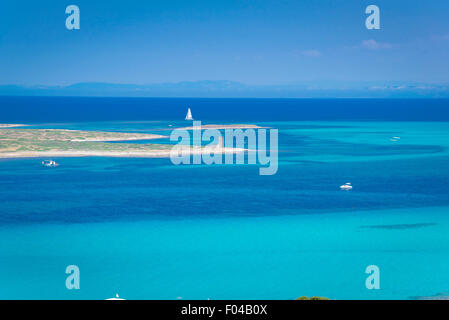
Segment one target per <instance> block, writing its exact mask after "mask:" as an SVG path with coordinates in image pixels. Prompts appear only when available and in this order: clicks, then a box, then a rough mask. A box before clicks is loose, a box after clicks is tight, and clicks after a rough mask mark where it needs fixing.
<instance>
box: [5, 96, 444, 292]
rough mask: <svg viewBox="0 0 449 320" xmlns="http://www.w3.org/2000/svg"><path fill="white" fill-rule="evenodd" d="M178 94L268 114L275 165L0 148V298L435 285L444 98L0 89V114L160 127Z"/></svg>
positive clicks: (221, 107) (197, 110)
mask: <svg viewBox="0 0 449 320" xmlns="http://www.w3.org/2000/svg"><path fill="white" fill-rule="evenodd" d="M189 106H190V107H191V109H192V112H193V116H194V117H195V118H196V119H198V120H201V121H202V122H203V124H242V123H244V124H257V125H260V126H267V127H271V128H277V129H278V130H279V169H278V172H277V174H275V175H272V176H261V175H259V166H258V165H247V164H246V165H183V166H175V165H173V164H172V163H171V162H170V160H169V159H145V158H102V157H90V158H89V157H84V158H57V159H55V160H56V161H57V162H58V163H60V166H58V167H56V168H44V167H43V166H42V165H41V164H40V161H41V160H42V159H3V160H0V299H105V298H109V297H112V296H114V295H115V294H116V293H119V294H120V296H121V297H123V298H126V299H179V298H182V299H208V298H210V299H294V298H296V297H299V296H303V295H307V296H313V295H317V296H325V297H328V298H331V299H416V298H428V297H439V298H441V297H447V296H449V293H448V292H449V272H447V270H448V269H449V236H448V235H449V165H448V160H449V100H427V99H416V100H399V99H398V100H381V99H373V100H369V99H354V100H344V99H338V100H332V99H326V100H318V99H316V100H313V99H311V100H307V99H305V100H301V99H188V98H183V99H181V98H180V99H154V98H148V99H141V98H70V97H69V98H67V97H64V98H62V97H61V98H59V97H0V111H1V114H0V123H23V124H32V125H33V126H32V127H30V128H64V129H79V130H99V131H121V132H138V133H160V134H167V133H169V132H170V131H169V130H170V128H175V127H180V126H185V125H186V122H185V121H184V120H183V118H184V116H185V113H186V110H187V107H189ZM170 126H171V127H170ZM0 137H1V129H0ZM392 137H400V139H393V141H392ZM157 142H160V143H168V142H167V141H163V139H161V141H157ZM346 182H351V183H352V185H353V187H354V188H353V189H352V190H350V191H342V190H340V189H339V186H340V185H342V184H344V183H346ZM67 265H77V266H79V268H80V272H81V273H80V275H81V277H80V279H81V281H80V285H81V288H80V290H67V289H66V287H65V279H66V277H67V275H66V274H65V268H66V266H67ZM368 265H377V266H378V267H379V269H380V289H379V290H368V289H367V288H366V286H365V280H366V278H367V276H368V275H367V274H366V273H365V268H366V267H367V266H368Z"/></svg>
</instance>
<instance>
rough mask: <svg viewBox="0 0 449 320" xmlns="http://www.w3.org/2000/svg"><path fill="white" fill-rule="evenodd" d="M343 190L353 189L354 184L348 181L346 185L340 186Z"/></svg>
mask: <svg viewBox="0 0 449 320" xmlns="http://www.w3.org/2000/svg"><path fill="white" fill-rule="evenodd" d="M340 189H341V190H351V189H352V186H351V183H350V182H346V183H345V184H344V185H342V186H340Z"/></svg>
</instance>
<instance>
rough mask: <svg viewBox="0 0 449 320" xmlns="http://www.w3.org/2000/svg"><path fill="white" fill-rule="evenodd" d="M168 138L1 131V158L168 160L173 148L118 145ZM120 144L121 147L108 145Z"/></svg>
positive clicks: (228, 150)
mask: <svg viewBox="0 0 449 320" xmlns="http://www.w3.org/2000/svg"><path fill="white" fill-rule="evenodd" d="M161 138H167V136H162V135H157V134H139V133H122V132H97V131H78V130H63V129H1V130H0V158H43V157H45V158H49V157H88V156H97V157H146V158H163V157H170V152H171V150H172V149H173V145H169V144H154V143H145V144H141V143H125V142H121V141H131V140H151V139H161ZM111 141H120V143H111ZM242 151H244V149H236V148H224V147H222V146H219V145H217V146H212V147H192V148H185V147H183V152H188V153H190V154H199V153H212V152H214V153H217V154H219V153H236V152H242Z"/></svg>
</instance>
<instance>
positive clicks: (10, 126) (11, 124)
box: [0, 123, 28, 128]
mask: <svg viewBox="0 0 449 320" xmlns="http://www.w3.org/2000/svg"><path fill="white" fill-rule="evenodd" d="M27 126H28V125H27V124H15V123H4V124H2V123H0V128H15V127H27Z"/></svg>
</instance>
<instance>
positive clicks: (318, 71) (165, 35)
mask: <svg viewBox="0 0 449 320" xmlns="http://www.w3.org/2000/svg"><path fill="white" fill-rule="evenodd" d="M70 4H75V5H78V6H79V8H80V11H81V29H80V30H75V31H69V30H67V29H66V28H65V19H66V17H67V15H66V14H65V8H66V6H67V5H70ZM369 4H376V5H378V6H379V7H380V10H381V30H367V29H366V28H365V19H366V17H367V15H366V14H365V13H364V11H365V8H366V6H367V5H369ZM448 16H449V1H447V0H444V1H443V0H432V1H421V0H420V1H405V0H395V1H391V0H388V1H379V0H372V1H352V0H340V1H330V0H302V1H300V0H296V1H290V0H285V1H284V0H276V1H271V0H270V1H268V0H258V1H243V0H240V1H234V0H224V1H221V0H213V1H212V0H209V1H199V0H189V1H173V0H161V1H153V0H147V1H132V0H128V1H113V0H109V1H94V0H90V1H85V0H71V1H67V2H65V1H61V0H59V1H58V0H55V1H49V0H40V1H22V0H16V1H8V2H4V3H2V6H1V7H0V85H5V84H19V85H38V84H39V85H69V84H73V83H77V82H110V83H133V84H152V83H160V82H178V81H199V80H231V81H239V82H242V83H246V84H255V85H268V84H292V83H293V84H294V83H299V82H306V83H321V82H336V83H338V82H351V81H378V82H382V81H404V82H420V83H447V82H449V19H448Z"/></svg>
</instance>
